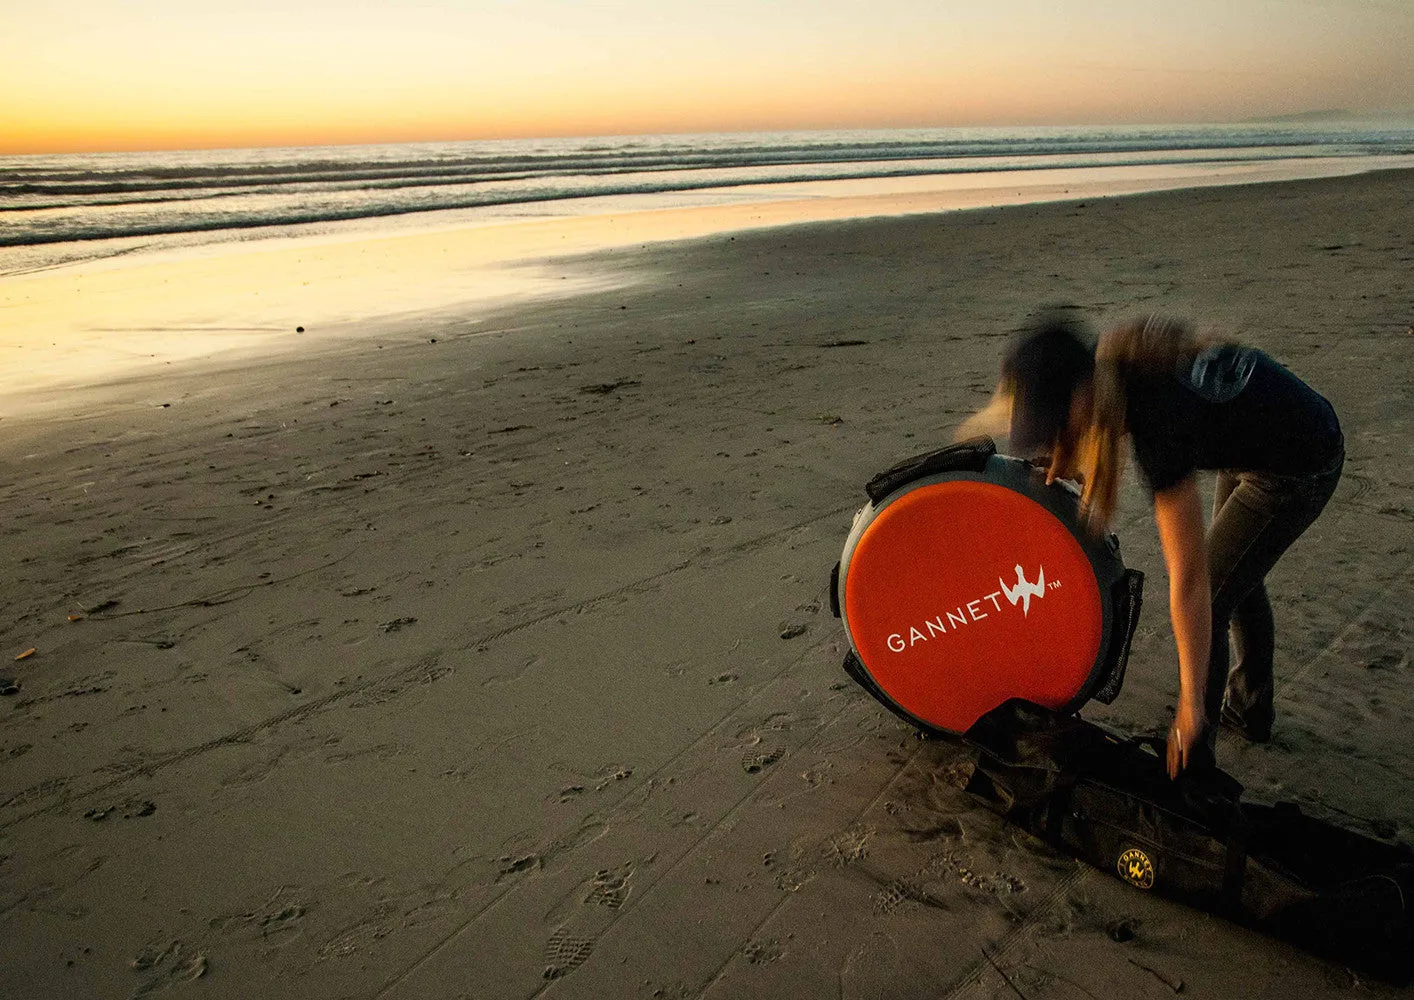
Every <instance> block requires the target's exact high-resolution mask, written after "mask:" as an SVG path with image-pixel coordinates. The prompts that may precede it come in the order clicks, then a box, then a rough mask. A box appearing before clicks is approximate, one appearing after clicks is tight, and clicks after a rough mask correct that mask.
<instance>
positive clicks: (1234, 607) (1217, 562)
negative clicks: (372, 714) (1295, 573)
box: [1204, 465, 1340, 740]
mask: <svg viewBox="0 0 1414 1000" xmlns="http://www.w3.org/2000/svg"><path fill="white" fill-rule="evenodd" d="M1339 479H1340V470H1339V466H1338V465H1337V466H1336V468H1335V470H1334V471H1333V472H1332V473H1330V474H1328V475H1325V476H1320V477H1312V478H1305V477H1303V478H1293V477H1283V476H1267V475H1260V474H1254V473H1244V474H1241V475H1239V476H1238V477H1237V485H1236V486H1235V487H1234V488H1233V489H1232V491H1231V493H1230V495H1229V496H1228V497H1227V498H1226V500H1225V502H1224V503H1223V505H1222V507H1221V508H1220V509H1219V510H1218V512H1217V514H1216V516H1215V517H1214V519H1213V524H1212V527H1211V529H1210V530H1209V533H1208V568H1209V575H1210V577H1211V582H1212V588H1213V641H1212V646H1211V649H1210V659H1209V664H1210V666H1209V670H1208V689H1207V692H1206V695H1207V697H1206V699H1205V705H1204V708H1205V710H1206V712H1207V715H1208V719H1209V721H1210V724H1213V725H1215V724H1216V723H1217V722H1218V720H1219V718H1220V717H1221V713H1222V708H1223V701H1224V695H1225V694H1227V693H1229V692H1230V693H1231V696H1232V697H1231V702H1232V710H1231V711H1230V712H1229V713H1228V721H1229V722H1230V724H1232V725H1233V726H1234V727H1235V728H1237V729H1239V731H1241V732H1243V733H1244V735H1246V736H1248V737H1249V738H1252V739H1258V740H1264V739H1267V738H1268V737H1269V735H1270V732H1271V721H1272V716H1273V711H1272V704H1271V699H1272V655H1273V631H1274V630H1273V627H1272V624H1271V605H1270V602H1269V601H1268V600H1267V595H1266V588H1265V587H1264V585H1263V581H1264V579H1265V578H1266V575H1267V573H1268V572H1269V571H1270V570H1271V568H1272V566H1274V565H1275V564H1276V561H1277V559H1278V558H1280V556H1281V554H1282V553H1283V552H1285V551H1286V550H1287V548H1288V547H1289V546H1290V545H1291V543H1292V542H1294V541H1295V540H1296V539H1297V538H1298V537H1300V535H1301V533H1302V532H1303V531H1305V530H1306V528H1307V527H1308V526H1309V525H1310V524H1311V522H1312V521H1314V520H1315V519H1316V516H1317V515H1318V514H1319V513H1320V512H1321V509H1322V508H1324V507H1325V505H1326V501H1327V500H1329V499H1330V496H1331V493H1333V492H1334V490H1335V486H1336V483H1337V482H1338V481H1339ZM1234 614H1236V615H1237V618H1238V629H1237V631H1238V635H1239V643H1240V646H1239V656H1240V659H1239V661H1238V664H1237V666H1236V667H1234V668H1233V669H1232V672H1231V673H1230V672H1229V671H1228V670H1227V669H1226V668H1227V665H1228V635H1227V631H1228V630H1227V629H1226V628H1225V627H1223V626H1224V625H1226V624H1227V623H1228V622H1229V621H1230V620H1231V619H1232V618H1233V616H1234ZM1234 675H1235V676H1234Z"/></svg>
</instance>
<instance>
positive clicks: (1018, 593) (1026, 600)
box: [997, 565, 1046, 617]
mask: <svg viewBox="0 0 1414 1000" xmlns="http://www.w3.org/2000/svg"><path fill="white" fill-rule="evenodd" d="M997 583H999V584H1001V587H1002V593H1003V594H1006V599H1007V600H1008V601H1010V602H1011V603H1012V604H1013V605H1015V604H1016V602H1017V601H1020V602H1021V614H1022V617H1026V616H1027V615H1029V614H1030V613H1031V598H1033V597H1044V596H1045V593H1046V567H1044V566H1037V567H1036V582H1035V583H1031V582H1030V581H1028V580H1027V579H1026V573H1025V571H1023V570H1022V568H1021V566H1020V565H1018V566H1017V567H1016V586H1015V587H1008V586H1007V585H1006V581H1005V580H1002V579H1001V578H998V579H997Z"/></svg>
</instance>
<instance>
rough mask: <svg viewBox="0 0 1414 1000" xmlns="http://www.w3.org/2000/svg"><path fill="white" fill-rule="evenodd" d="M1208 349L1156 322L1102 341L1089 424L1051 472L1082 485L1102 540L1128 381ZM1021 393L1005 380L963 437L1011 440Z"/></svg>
mask: <svg viewBox="0 0 1414 1000" xmlns="http://www.w3.org/2000/svg"><path fill="white" fill-rule="evenodd" d="M1209 342H1212V338H1208V337H1202V338H1200V337H1198V336H1197V335H1196V334H1194V332H1193V330H1192V329H1191V328H1190V327H1189V326H1188V325H1187V324H1186V323H1183V322H1181V321H1178V320H1175V319H1170V318H1168V317H1164V316H1158V315H1152V314H1151V315H1149V316H1144V317H1141V318H1139V319H1135V320H1132V321H1129V322H1126V323H1121V324H1119V325H1117V326H1113V327H1110V328H1109V329H1107V330H1106V331H1105V332H1104V333H1102V334H1101V335H1100V339H1099V342H1098V343H1097V344H1096V347H1095V368H1094V371H1093V373H1092V375H1091V378H1090V391H1091V393H1092V406H1091V411H1090V419H1089V421H1088V422H1087V423H1086V426H1085V428H1084V430H1083V431H1082V432H1081V434H1080V436H1079V438H1078V439H1077V440H1074V441H1071V440H1068V436H1067V435H1061V436H1060V437H1059V438H1057V440H1056V441H1055V442H1054V443H1053V444H1052V449H1051V468H1052V470H1055V471H1056V472H1057V474H1058V475H1061V476H1063V477H1069V476H1076V477H1078V478H1079V479H1080V480H1081V503H1082V507H1083V516H1084V518H1085V523H1086V526H1087V527H1088V528H1089V529H1090V530H1091V531H1093V532H1095V533H1096V534H1102V533H1103V532H1105V531H1106V530H1108V528H1109V525H1110V522H1111V520H1112V519H1113V518H1114V512H1115V508H1116V506H1117V505H1118V503H1119V484H1120V480H1121V478H1122V476H1123V472H1124V463H1125V451H1124V440H1125V438H1126V437H1127V436H1128V433H1129V427H1128V419H1127V416H1126V415H1127V412H1128V408H1129V391H1128V390H1129V379H1130V377H1131V376H1133V375H1136V374H1149V373H1157V372H1164V371H1174V370H1176V369H1177V367H1178V366H1179V364H1180V361H1182V360H1183V359H1184V358H1191V357H1192V356H1194V355H1196V354H1197V353H1198V351H1200V350H1201V349H1202V348H1203V347H1204V346H1206V345H1207V344H1208V343H1209ZM1077 388H1078V387H1077ZM1015 392H1016V387H1015V384H1014V383H1013V382H1012V381H1011V380H1010V379H1006V378H1004V379H1002V381H1001V382H1000V384H999V385H998V386H997V391H996V392H995V393H994V394H993V396H992V399H991V401H990V402H989V403H988V404H987V405H986V406H985V407H983V408H982V409H981V410H979V411H978V412H977V413H975V414H973V415H972V416H971V417H969V418H968V419H967V420H965V421H963V423H962V425H961V426H960V427H959V428H958V431H957V437H958V438H963V437H973V436H976V435H978V434H988V435H991V436H994V437H996V436H1007V435H1009V433H1010V429H1011V412H1012V400H1013V397H1014V396H1015Z"/></svg>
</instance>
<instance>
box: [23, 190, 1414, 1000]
mask: <svg viewBox="0 0 1414 1000" xmlns="http://www.w3.org/2000/svg"><path fill="white" fill-rule="evenodd" d="M1409 177H1410V175H1409V174H1408V173H1407V172H1403V173H1398V172H1391V173H1381V174H1371V175H1366V176H1361V177H1351V178H1335V179H1326V180H1314V181H1301V182H1293V183H1285V184H1272V185H1259V186H1250V187H1222V188H1209V189H1203V190H1192V191H1177V192H1166V193H1159V194H1148V195H1142V196H1136V197H1129V198H1091V199H1087V200H1086V201H1084V202H1078V201H1072V202H1062V203H1055V204H1046V205H1029V206H1013V207H1005V208H996V209H988V210H983V211H974V212H961V213H955V214H943V215H932V216H913V217H906V218H897V219H872V220H860V221H833V222H820V223H815V224H811V225H802V226H795V227H789V228H776V229H760V230H753V231H740V232H735V233H727V232H723V233H717V234H715V235H712V236H709V237H705V238H702V239H699V240H694V241H687V242H681V243H673V244H663V245H650V246H647V247H637V246H621V247H619V248H618V249H616V250H614V251H613V252H612V253H599V254H597V255H594V256H590V257H582V256H581V257H575V258H569V259H559V260H552V261H548V262H543V263H542V264H541V265H539V266H542V267H544V268H547V270H545V271H544V272H540V275H541V277H545V276H549V277H550V278H551V280H558V277H559V275H558V274H556V273H555V272H556V270H557V269H558V270H561V271H562V272H563V274H564V275H566V276H570V277H572V278H573V277H575V276H579V277H584V278H585V280H586V284H585V286H584V287H583V288H581V289H580V290H579V293H578V294H574V295H564V296H558V297H555V298H546V299H541V300H538V301H531V302H522V303H520V304H517V305H513V306H507V305H503V306H499V307H497V306H495V305H494V304H492V305H485V306H484V307H481V308H475V309H471V308H468V307H467V306H466V305H465V304H453V303H450V302H447V303H440V304H439V308H428V309H412V308H409V309H408V311H406V312H405V313H404V314H402V315H400V316H397V317H394V318H392V319H382V320H379V321H377V322H371V321H370V322H360V321H359V320H357V318H356V317H355V318H350V319H348V321H347V325H346V326H345V327H344V328H343V330H344V332H349V331H353V330H354V328H355V327H357V330H356V332H357V333H358V335H357V336H322V337H320V338H319V339H318V341H317V343H311V344H309V345H305V346H302V347H300V349H298V350H292V351H289V352H283V353H280V354H279V355H277V356H275V357H273V358H269V357H267V358H266V359H264V360H258V359H255V358H252V357H248V356H246V355H235V354H233V355H232V356H230V357H227V358H226V359H224V360H218V361H214V362H207V363H204V364H195V363H193V364H185V365H183V364H174V365H171V366H163V368H162V370H154V369H152V368H151V367H150V366H149V367H147V368H143V369H135V371H136V372H137V374H134V375H132V376H131V377H128V378H126V379H122V380H114V381H112V382H110V383H108V384H106V385H104V386H101V387H97V388H92V389H88V390H83V391H78V390H70V391H68V392H65V393H63V394H51V395H49V396H48V397H46V398H45V400H44V401H43V403H44V405H42V406H31V407H28V408H25V409H23V410H21V411H14V412H7V413H6V414H5V415H4V419H3V420H0V429H3V430H4V435H3V439H0V468H3V470H4V476H3V487H2V488H3V497H4V503H5V509H6V511H7V517H6V519H5V522H4V527H3V531H4V542H5V544H4V560H5V562H4V567H5V575H4V584H3V588H4V590H3V593H4V597H5V606H6V607H7V608H8V609H9V614H8V615H7V616H6V618H5V620H4V621H3V629H2V631H3V642H0V654H2V655H3V659H0V676H3V677H4V678H5V679H7V680H9V681H11V682H12V684H10V685H9V687H11V688H14V690H13V691H12V693H10V694H8V695H6V696H4V698H3V701H0V715H3V720H4V721H3V739H2V740H0V761H3V762H4V768H3V772H0V773H3V775H4V778H3V794H0V994H3V995H5V996H15V997H49V996H75V997H80V996H82V997H87V996H94V997H129V996H147V995H154V996H156V995H163V994H167V995H173V996H183V995H202V996H213V997H214V996H220V997H240V998H249V997H265V996H271V997H274V996H300V997H318V998H324V997H328V998H339V997H408V998H414V997H418V998H420V997H451V998H463V997H464V998H472V997H476V998H491V997H531V996H537V995H542V994H543V995H546V996H560V997H599V996H643V997H655V996H656V997H689V996H703V995H705V996H710V997H738V996H740V997H757V996H783V997H801V998H805V997H812V998H813V997H818V996H843V997H875V996H891V997H961V996H969V997H970V996H977V997H1003V996H1016V995H1018V994H1020V995H1023V996H1025V997H1028V998H1032V1000H1035V998H1043V997H1056V998H1060V997H1070V996H1075V995H1078V994H1085V993H1088V994H1090V995H1094V996H1132V997H1151V996H1152V997H1164V996H1171V995H1174V994H1176V993H1178V992H1179V991H1180V990H1181V992H1182V993H1183V994H1184V995H1189V996H1214V997H1218V996H1221V997H1231V996H1243V997H1260V996H1272V997H1278V996H1280V997H1290V996H1325V995H1331V996H1334V995H1346V994H1348V993H1349V992H1350V991H1351V989H1352V987H1353V985H1354V980H1353V979H1352V977H1351V975H1350V974H1348V973H1346V972H1345V971H1344V970H1342V969H1340V968H1338V967H1334V966H1331V965H1329V964H1327V963H1324V962H1321V961H1318V960H1316V959H1313V958H1310V957H1308V956H1305V955H1302V954H1300V953H1298V952H1296V951H1294V950H1292V949H1291V948H1289V947H1287V946H1286V945H1283V944H1280V943H1277V942H1274V941H1271V940H1268V939H1265V938H1262V937H1259V936H1257V935H1254V934H1251V933H1248V932H1245V931H1240V930H1237V929H1235V928H1233V927H1231V926H1230V925H1228V924H1225V923H1223V922H1222V921H1220V920H1217V919H1215V918H1212V917H1208V916H1204V915H1201V914H1198V913H1195V912H1193V911H1190V910H1186V909H1184V908H1182V907H1179V906H1176V905H1173V904H1169V903H1166V902H1164V901H1162V900H1159V899H1156V898H1153V897H1151V896H1147V895H1145V894H1143V893H1141V892H1139V891H1137V890H1134V889H1132V888H1130V887H1128V886H1125V885H1123V884H1121V883H1119V882H1118V881H1116V880H1115V879H1113V878H1111V877H1109V876H1108V875H1105V874H1103V873H1100V872H1097V871H1094V870H1091V869H1089V868H1086V867H1084V866H1080V865H1077V864H1076V863H1075V862H1073V861H1071V860H1069V859H1068V858H1065V857H1062V856H1060V855H1057V854H1056V853H1054V852H1052V851H1050V850H1048V849H1047V848H1045V847H1042V846H1040V845H1039V844H1038V843H1037V842H1035V841H1033V840H1031V839H1029V838H1028V837H1026V836H1025V835H1023V834H1020V833H1019V832H1017V831H1015V830H1014V829H1012V828H1009V827H1007V826H1005V825H1003V824H1001V823H1000V822H999V821H998V820H996V819H995V818H994V817H993V816H992V815H991V814H989V813H988V812H987V811H985V810H984V809H983V808H981V807H980V806H978V805H976V804H974V803H972V802H971V801H970V800H969V799H968V798H967V797H966V796H965V795H963V794H962V793H961V792H960V791H959V790H958V789H957V787H956V784H955V780H954V779H955V777H956V775H957V773H958V771H959V769H960V768H961V767H962V766H963V764H964V758H963V757H962V756H961V755H960V754H959V753H958V752H957V751H956V750H954V749H952V748H950V747H949V746H948V745H946V744H942V743H933V742H923V741H920V740H918V739H916V738H915V737H914V735H913V734H912V733H911V731H910V730H909V729H908V728H907V727H906V726H904V725H903V724H902V723H900V722H899V721H897V720H896V719H895V718H894V717H892V716H891V715H889V714H888V713H887V712H886V711H885V710H884V709H882V708H881V707H879V706H878V705H877V704H875V703H874V702H873V701H871V700H870V699H869V698H868V697H867V696H865V695H864V694H863V693H862V692H861V691H859V690H858V689H856V688H855V686H854V685H853V684H852V683H851V682H850V681H849V680H848V679H847V678H846V677H845V676H844V675H843V673H842V672H841V671H840V669H839V664H840V659H841V656H842V654H843V650H844V638H843V635H842V634H841V631H840V629H839V626H838V623H837V622H836V621H835V620H834V619H832V618H831V617H830V615H829V610H828V600H827V594H826V581H827V574H828V572H829V568H830V566H831V565H832V564H833V562H834V560H835V559H836V558H837V557H838V554H839V548H840V545H841V544H842V542H843V539H844V536H845V533H846V531H847V529H848V526H849V521H850V516H851V514H852V513H853V511H854V510H855V509H856V508H857V507H858V506H860V505H861V504H862V503H863V502H864V496H863V493H862V489H861V486H862V484H863V482H864V481H865V480H867V479H868V478H869V476H870V475H871V474H872V473H873V472H875V471H877V470H878V469H880V468H882V467H885V466H887V465H889V464H891V463H892V462H893V461H895V460H896V459H898V458H900V457H903V456H905V455H908V454H912V453H915V452H918V451H922V450H924V449H926V448H928V447H931V446H933V445H935V444H938V443H942V442H944V441H946V440H947V439H948V438H949V437H950V434H951V430H952V428H953V427H954V426H955V425H956V424H957V423H958V422H959V421H960V420H961V419H962V418H963V417H964V416H966V415H967V414H969V413H970V412H972V411H973V410H974V409H975V408H976V407H977V406H979V405H980V404H981V403H982V402H983V401H984V400H985V399H986V396H987V394H988V392H989V391H990V388H991V383H992V377H993V373H994V371H995V368H996V364H997V359H998V355H999V353H1000V350H1001V346H1002V344H1003V343H1004V340H1005V337H1006V336H1007V334H1008V333H1009V332H1010V330H1011V329H1013V328H1014V327H1015V325H1016V324H1017V323H1018V322H1019V321H1020V319H1021V318H1022V317H1023V316H1024V315H1025V314H1026V313H1027V312H1028V311H1029V310H1031V309H1032V308H1034V307H1035V306H1037V305H1039V304H1042V303H1047V302H1058V301H1068V302H1073V303H1076V304H1078V305H1081V306H1083V307H1085V308H1086V309H1087V310H1089V312H1090V314H1091V316H1092V317H1093V318H1094V319H1095V320H1097V321H1100V322H1103V321H1105V320H1108V319H1113V318H1117V317H1120V316H1125V315H1129V314H1131V313H1133V312H1135V311H1138V310H1147V309H1163V310H1167V311H1171V312H1176V313H1180V314H1184V315H1189V316H1192V317H1194V318H1197V319H1199V320H1201V321H1204V322H1207V323H1211V324H1216V325H1219V326H1221V327H1224V328H1226V329H1228V330H1230V331H1232V332H1233V333H1234V334H1235V335H1237V336H1239V337H1241V338H1242V339H1244V340H1246V341H1248V342H1251V343H1255V344H1257V345H1259V346H1261V347H1263V348H1265V349H1267V350H1268V351H1270V352H1271V353H1273V354H1274V355H1276V356H1277V357H1279V358H1281V359H1282V360H1284V361H1285V362H1287V363H1288V364H1290V365H1291V366H1292V367H1293V368H1294V369H1295V370H1296V371H1297V372H1298V373H1300V374H1301V375H1302V376H1303V377H1304V378H1306V379H1307V381H1309V382H1311V383H1312V384H1313V385H1315V386H1316V387H1317V388H1318V389H1320V390H1321V391H1322V392H1324V393H1325V394H1326V395H1327V396H1328V397H1329V398H1330V399H1331V400H1332V401H1333V402H1334V403H1335V405H1336V408H1337V410H1338V412H1339V413H1340V415H1341V419H1342V423H1343V425H1344V428H1345V433H1346V441H1347V452H1348V462H1347V466H1346V473H1345V478H1344V480H1343V481H1342V483H1341V486H1340V489H1339V490H1338V492H1337V493H1336V496H1335V498H1334V500H1333V501H1332V503H1331V506H1330V507H1329V509H1328V510H1327V512H1326V513H1325V514H1324V515H1323V517H1322V518H1321V520H1320V521H1319V522H1318V523H1317V524H1316V525H1315V526H1314V527H1313V528H1312V529H1311V530H1310V531H1309V532H1308V534H1307V536H1306V537H1304V538H1303V539H1302V540H1301V541H1300V542H1299V543H1298V544H1297V546H1296V547H1295V548H1294V549H1293V550H1292V551H1291V552H1290V553H1289V554H1288V556H1287V557H1286V558H1285V559H1284V560H1283V562H1282V563H1281V564H1280V565H1279V566H1278V568H1277V569H1276V571H1275V572H1274V574H1273V576H1272V578H1271V581H1270V583H1271V590H1272V594H1273V599H1274V602H1275V604H1276V612H1277V616H1278V628H1279V650H1278V663H1277V674H1278V684H1279V687H1278V721H1277V727H1276V735H1275V740H1274V742H1273V743H1272V744H1271V745H1269V746H1265V747H1248V746H1241V745H1237V744H1236V743H1233V742H1229V740H1228V738H1227V737H1224V742H1223V743H1222V744H1221V745H1220V747H1219V755H1220V760H1221V762H1222V763H1223V764H1224V765H1225V766H1226V767H1228V768H1229V769H1230V770H1231V771H1232V772H1233V773H1234V774H1235V775H1236V776H1237V777H1239V778H1240V779H1241V780H1242V781H1243V782H1244V783H1245V784H1246V785H1247V786H1248V788H1249V789H1250V790H1251V791H1252V793H1253V794H1254V795H1255V796H1257V797H1259V798H1265V799H1275V798H1288V799H1294V800H1296V801H1298V802H1300V803H1301V804H1302V806H1303V808H1305V809H1307V810H1308V811H1310V812H1313V813H1315V814H1317V815H1321V816H1324V817H1326V818H1330V819H1333V820H1336V821H1338V822H1341V823H1342V824H1344V825H1347V826H1350V827H1352V828H1355V829H1359V830H1362V831H1364V832H1368V833H1374V834H1376V835H1380V836H1384V837H1387V838H1399V839H1403V840H1405V841H1414V749H1411V747H1410V745H1409V742H1408V740H1407V739H1406V738H1405V735H1406V732H1407V721H1406V720H1407V719H1408V718H1409V716H1410V714H1411V712H1414V689H1411V685H1410V683H1409V670H1410V632H1411V611H1410V608H1411V607H1414V474H1411V472H1410V471H1409V463H1408V456H1409V455H1410V453H1411V445H1412V444H1414V426H1411V412H1414V406H1411V388H1414V386H1412V385H1411V383H1414V365H1411V363H1410V352H1411V350H1414V335H1411V328H1414V279H1411V274H1414V267H1411V265H1414V242H1411V237H1410V233H1414V206H1412V205H1411V202H1410V199H1409V198H1408V190H1409ZM1118 530H1119V534H1120V537H1121V539H1122V540H1123V546H1124V554H1125V559H1126V561H1127V562H1128V563H1129V564H1130V565H1132V566H1137V567H1138V568H1140V569H1142V570H1144V571H1145V572H1146V573H1148V574H1149V583H1148V587H1147V588H1146V589H1147V595H1146V597H1147V599H1146V606H1145V609H1144V613H1143V618H1142V619H1141V623H1140V635H1139V637H1138V640H1137V643H1136V648H1135V651H1134V655H1133V658H1132V660H1131V664H1130V669H1129V674H1128V678H1127V680H1126V683H1125V687H1124V691H1123V693H1122V694H1121V696H1120V698H1119V700H1118V701H1117V702H1116V703H1115V704H1114V705H1112V706H1109V707H1107V708H1103V707H1100V706H1092V707H1091V708H1089V709H1087V710H1086V714H1089V715H1093V716H1094V717H1096V718H1102V719H1106V720H1107V721H1109V722H1111V723H1113V724H1116V725H1119V726H1122V727H1125V728H1128V729H1135V730H1138V729H1160V728H1162V727H1163V726H1164V725H1166V723H1167V720H1168V714H1167V713H1168V712H1169V711H1170V706H1171V705H1172V703H1173V698H1174V694H1175V692H1176V687H1177V667H1176V657H1175V654H1174V651H1173V644H1172V637H1171V634H1170V630H1169V626H1168V621H1167V607H1166V600H1165V599H1166V586H1165V581H1164V575H1163V568H1162V563H1161V559H1160V556H1159V554H1158V545H1157V539H1156V537H1155V534H1154V530H1153V527H1152V524H1151V521H1150V515H1149V511H1148V506H1147V502H1146V499H1145V496H1144V494H1143V492H1142V490H1141V489H1140V487H1139V485H1138V484H1137V482H1136V481H1135V480H1134V477H1133V476H1131V477H1130V480H1129V482H1127V484H1126V487H1125V493H1124V497H1123V502H1122V507H1121V516H1120V519H1119V524H1118ZM71 619H72V620H71ZM31 648H33V649H35V650H36V652H34V653H33V654H32V655H30V656H28V657H26V658H24V659H20V660H14V659H13V658H14V657H16V656H18V655H19V654H22V653H24V652H25V651H27V650H29V649H31ZM1126 919H1128V920H1130V921H1132V922H1133V926H1134V928H1135V935H1134V937H1133V939H1132V940H1127V941H1117V940H1115V939H1114V938H1115V937H1116V936H1119V937H1123V936H1124V935H1113V934H1111V933H1110V931H1111V930H1112V929H1113V928H1114V927H1115V926H1116V925H1117V922H1118V921H1122V920H1126ZM1362 989H1363V991H1364V993H1365V994H1366V995H1374V996H1380V995H1386V994H1387V993H1392V991H1387V990H1386V989H1385V988H1384V987H1382V986H1380V985H1379V984H1369V983H1365V984H1363V986H1362Z"/></svg>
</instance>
